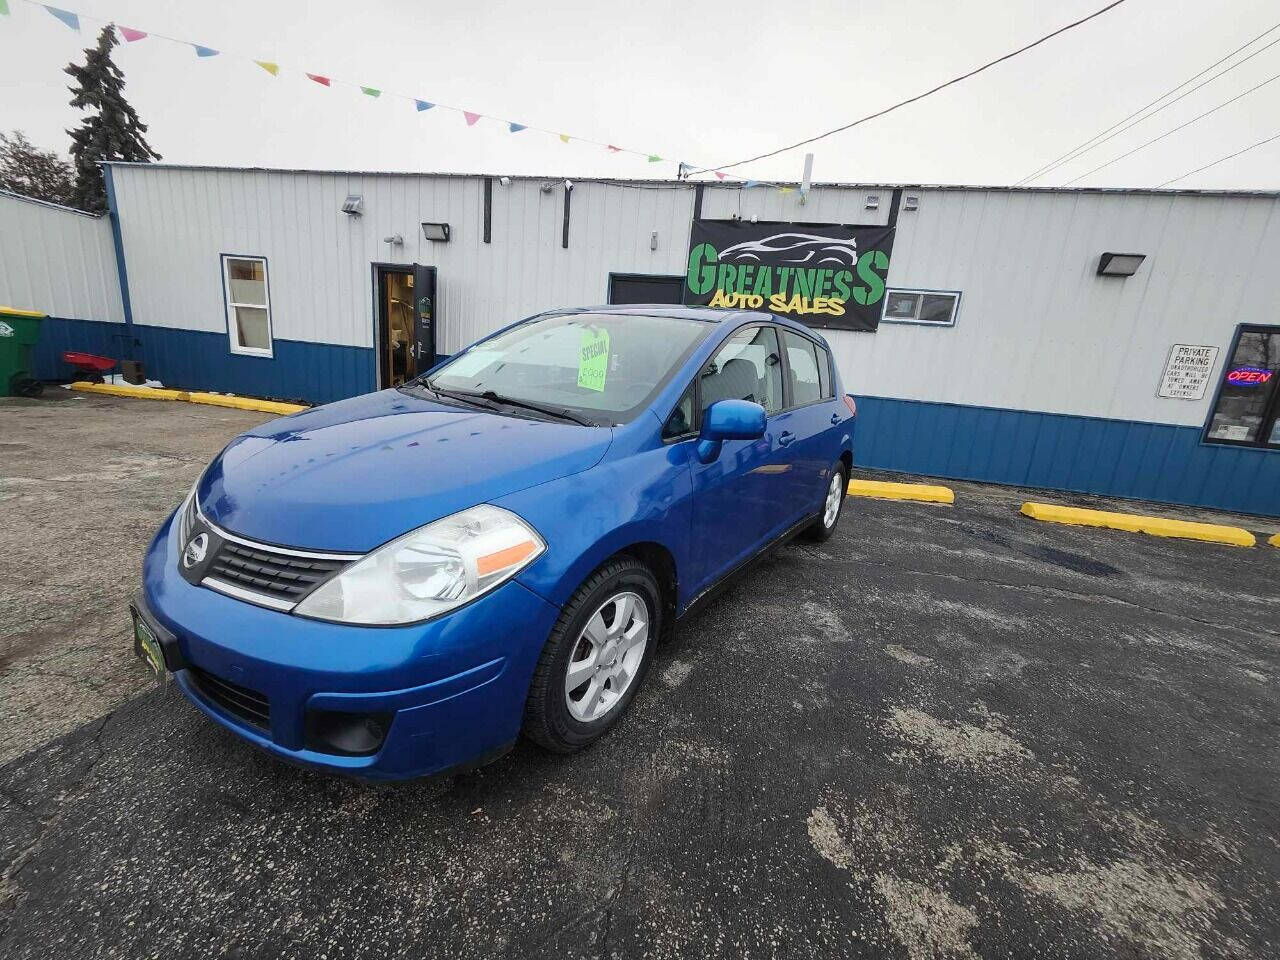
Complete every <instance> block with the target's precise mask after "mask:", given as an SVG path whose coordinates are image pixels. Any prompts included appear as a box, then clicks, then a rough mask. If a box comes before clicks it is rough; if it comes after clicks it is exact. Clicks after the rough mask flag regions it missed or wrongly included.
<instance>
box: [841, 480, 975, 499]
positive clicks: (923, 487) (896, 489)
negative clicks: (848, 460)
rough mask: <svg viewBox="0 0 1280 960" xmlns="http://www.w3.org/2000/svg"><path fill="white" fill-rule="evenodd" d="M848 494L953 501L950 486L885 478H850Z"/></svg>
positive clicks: (954, 497)
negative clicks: (891, 480) (894, 480)
mask: <svg viewBox="0 0 1280 960" xmlns="http://www.w3.org/2000/svg"><path fill="white" fill-rule="evenodd" d="M849 496H851V497H875V498H877V499H880V500H919V501H922V502H924V503H955V500H956V495H955V494H954V493H952V492H951V488H950V487H939V486H934V485H933V484H930V483H890V482H889V481H887V480H850V481H849Z"/></svg>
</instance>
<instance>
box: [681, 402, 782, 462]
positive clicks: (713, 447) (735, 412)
mask: <svg viewBox="0 0 1280 960" xmlns="http://www.w3.org/2000/svg"><path fill="white" fill-rule="evenodd" d="M766 420H767V417H766V414H765V412H764V407H762V406H760V404H758V403H752V402H751V401H750V400H717V401H716V402H715V403H713V404H712V405H711V406H709V407H707V409H706V411H705V412H704V413H703V414H702V429H701V430H699V431H698V450H697V454H698V460H699V461H701V462H702V463H714V462H715V460H716V458H717V457H719V456H720V448H721V446H722V445H723V443H724V441H726V440H758V439H759V438H760V437H763V436H764V428H765V423H766Z"/></svg>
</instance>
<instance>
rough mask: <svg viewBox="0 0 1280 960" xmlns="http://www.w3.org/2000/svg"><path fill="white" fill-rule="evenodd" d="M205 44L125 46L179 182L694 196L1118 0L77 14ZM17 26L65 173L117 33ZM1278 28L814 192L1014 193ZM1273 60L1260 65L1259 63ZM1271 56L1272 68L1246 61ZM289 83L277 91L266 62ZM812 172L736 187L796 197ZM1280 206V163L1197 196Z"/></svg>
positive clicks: (1149, 30) (44, 139)
mask: <svg viewBox="0 0 1280 960" xmlns="http://www.w3.org/2000/svg"><path fill="white" fill-rule="evenodd" d="M64 2H65V3H66V4H67V9H71V10H74V11H76V12H78V13H81V14H85V15H87V16H94V17H98V18H101V19H111V20H114V21H115V22H116V23H119V24H121V25H124V26H130V27H135V28H137V29H141V30H148V31H153V32H156V33H164V34H169V35H171V36H173V37H178V38H182V39H185V40H191V41H195V42H199V43H202V44H205V45H207V46H209V47H213V48H216V49H219V50H222V51H225V53H224V54H223V55H220V56H217V57H212V58H208V59H198V58H197V57H196V56H195V53H194V51H193V50H192V49H191V48H189V47H181V46H178V45H176V44H172V43H168V42H165V41H161V40H157V39H153V38H148V39H145V40H141V41H138V42H136V43H131V44H127V45H122V46H121V47H120V48H118V49H117V52H116V62H117V63H118V64H119V65H120V66H121V68H122V69H123V70H124V72H125V75H126V78H127V81H128V87H127V92H128V95H129V98H130V100H131V102H132V103H133V104H134V106H135V107H136V108H137V109H138V112H139V113H140V115H141V116H142V119H143V120H144V121H145V122H146V123H148V124H150V127H151V131H150V134H149V138H150V141H151V145H152V146H153V147H154V148H155V149H156V150H158V151H159V152H160V153H162V154H163V155H164V159H165V160H166V161H171V162H176V163H199V164H216V165H244V166H268V167H310V168H322V169H323V168H341V169H370V170H413V171H461V172H485V173H533V174H547V175H567V176H588V175H589V176H617V177H633V176H673V175H674V174H675V163H674V161H676V160H686V161H688V162H690V163H694V164H699V165H716V164H722V163H728V162H730V161H733V160H738V159H742V158H743V157H746V156H751V155H754V154H757V153H760V152H763V151H764V150H767V149H771V148H773V147H777V146H781V145H784V144H786V143H789V142H792V141H794V140H797V139H800V138H802V137H805V136H809V135H812V134H814V133H817V132H820V131H822V130H825V129H829V128H831V127H834V126H837V125H839V124H841V123H846V122H848V121H850V120H852V119H855V118H856V117H858V116H861V115H862V114H865V113H869V112H871V111H873V110H875V109H877V108H880V107H882V106H885V105H887V104H889V103H892V102H894V101H896V100H899V99H902V98H903V97H905V96H909V95H911V94H914V93H916V92H919V91H920V90H922V89H925V88H928V87H930V86H933V85H934V84H936V83H938V82H940V81H941V80H944V79H946V78H948V77H950V76H952V75H954V74H956V73H960V72H963V71H964V70H967V69H970V68H972V67H973V66H976V65H978V64H979V63H981V62H983V61H985V60H989V59H991V58H993V57H995V56H999V55H1000V54H1002V53H1005V52H1007V51H1009V50H1011V49H1013V48H1015V47H1017V46H1020V45H1022V44H1023V43H1026V42H1028V41H1030V40H1032V39H1034V38H1035V37H1037V36H1039V35H1041V34H1043V33H1046V32H1048V31H1049V30H1052V29H1054V28H1056V27H1058V26H1061V25H1063V24H1064V23H1067V22H1069V21H1071V20H1075V19H1077V18H1079V17H1081V16H1083V15H1085V14H1086V13H1088V12H1091V11H1092V10H1094V9H1096V8H1097V7H1100V6H1102V5H1103V2H1104V0H1060V2H1055V3H1047V2H1044V0H968V2H966V3H950V2H945V3H944V2H940V0H875V2H870V0H867V2H857V0H812V2H807V3H798V2H797V3H791V2H779V0H772V2H756V0H736V2H734V3H732V4H726V3H723V2H715V3H705V2H700V0H674V2H670V0H648V2H644V3H636V2H625V3H611V2H609V0H594V2H587V0H580V2H579V0H575V2H555V0H545V2H539V3H529V2H512V0H507V2H483V0H468V2H458V0H454V2H440V0H383V2H367V3H360V2H351V0H343V2H334V0H313V2H310V3H297V2H284V0H253V2H246V0H218V2H212V0H207V2H200V3H192V2H175V0H64ZM9 7H10V10H11V15H10V16H8V17H0V84H2V86H3V93H2V94H0V96H2V97H3V101H2V102H3V108H4V109H3V112H2V113H0V129H13V128H18V129H21V130H24V131H25V132H26V133H27V135H28V136H29V137H30V138H31V139H32V140H33V141H35V142H36V143H37V144H39V145H41V146H44V147H49V148H54V149H57V150H59V151H62V152H65V150H66V149H67V146H68V144H69V140H68V138H67V136H66V134H65V132H64V131H65V128H66V127H68V126H71V125H73V124H75V123H76V122H77V117H78V116H79V114H78V112H76V111H73V110H72V109H71V108H70V107H69V106H68V105H67V99H68V94H67V91H66V84H67V82H68V80H69V78H68V77H66V76H65V75H64V74H63V73H62V72H61V71H62V67H63V66H64V65H65V64H66V63H67V62H68V61H70V60H72V59H73V58H75V59H79V58H80V57H81V54H80V50H81V49H82V48H83V47H85V46H87V45H89V44H90V43H91V42H92V41H93V40H94V38H95V37H96V35H97V32H98V29H99V27H100V24H98V23H96V22H91V21H89V20H87V19H86V20H85V21H83V22H82V26H81V33H80V34H76V33H75V32H73V31H72V30H70V29H68V28H67V27H66V26H64V25H63V24H61V23H59V22H58V21H57V20H55V19H54V18H53V17H52V16H50V15H49V14H48V13H47V12H46V11H44V10H42V9H41V8H39V7H38V6H33V5H31V4H29V3H27V2H25V0H9ZM1277 22H1280V6H1277V4H1276V3H1275V0H1221V2H1217V3H1213V4H1206V3H1204V2H1203V0H1128V2H1126V3H1124V4H1122V5H1121V6H1120V7H1118V8H1116V9H1115V10H1113V11H1111V12H1109V13H1107V14H1104V15H1103V16H1102V17H1100V18H1098V19H1096V20H1094V21H1091V22H1090V23H1088V24H1086V25H1084V26H1082V27H1079V28H1077V29H1075V30H1073V31H1071V32H1069V33H1067V34H1065V35H1064V36H1062V37H1059V38H1057V39H1054V40H1052V41H1049V42H1048V43H1046V44H1045V45H1043V46H1041V47H1038V48H1037V49H1035V50H1033V51H1031V52H1029V53H1026V54H1023V55H1022V56H1020V57H1018V58H1016V59H1015V60H1013V61H1011V62H1009V63H1005V64H1002V65H1000V66H998V67H996V68H993V69H992V70H990V71H988V72H986V73H984V74H982V75H980V76H979V77H976V78H974V79H972V80H968V81H965V82H964V83H963V84H961V85H959V86H957V87H953V88H951V89H949V90H947V91H944V92H942V93H940V94H937V95H934V96H933V97H930V98H929V99H927V100H926V101H924V102H921V103H919V104H914V105H912V106H909V107H906V108H904V109H902V110H900V111H898V112H896V113H894V114H892V115H891V116H889V117H886V118H884V119H880V120H875V121H872V122H871V123H869V124H866V125H864V126H861V127H859V128H857V129H855V130H852V131H849V132H846V133H842V134H837V135H836V136H834V137H831V138H829V139H827V140H825V141H822V142H821V143H819V144H817V145H816V146H815V147H813V148H811V149H813V150H814V152H815V153H816V162H815V169H814V179H815V180H818V181H827V180H839V181H861V182H906V183H981V184H1009V183H1013V182H1015V181H1017V180H1018V179H1020V178H1021V177H1023V176H1024V175H1026V174H1028V173H1030V172H1031V171H1033V170H1034V169H1036V168H1037V167H1039V166H1040V165H1041V164H1043V163H1045V162H1047V161H1049V160H1051V159H1053V158H1054V157H1055V156H1057V155H1058V154H1061V153H1063V152H1064V151H1066V150H1068V149H1069V148H1071V147H1073V146H1075V145H1076V144H1077V143H1079V142H1080V141H1082V140H1084V139H1086V138H1088V137H1090V136H1092V135H1094V134H1096V133H1098V132H1099V131H1101V130H1102V129H1104V128H1105V127H1107V126H1109V125H1110V124H1112V123H1114V122H1115V121H1117V120H1119V119H1120V118H1121V117H1123V116H1124V115H1126V114H1127V113H1129V112H1130V111H1132V110H1135V109H1137V108H1138V107H1140V106H1142V105H1143V104H1145V103H1146V102H1147V101H1149V100H1152V99H1154V98H1155V97H1157V96H1159V95H1160V94H1161V93H1163V92H1165V91H1166V90H1167V89H1168V88H1170V87H1172V86H1174V85H1176V84H1178V83H1180V82H1181V81H1183V80H1185V79H1187V78H1189V77H1190V76H1192V75H1193V74H1195V73H1197V72H1199V71H1200V70H1202V69H1203V68H1205V67H1206V66H1208V65H1209V64H1210V63H1212V62H1213V61H1215V60H1217V59H1219V58H1220V57H1222V56H1224V55H1226V54H1227V53H1228V52H1229V51H1231V50H1232V49H1234V48H1235V47H1237V46H1239V45H1241V44H1243V43H1245V42H1246V41H1247V40H1249V39H1250V38H1251V37H1253V36H1255V35H1257V34H1259V33H1261V32H1262V31H1264V30H1266V29H1267V28H1268V27H1270V26H1272V25H1273V24H1274V23H1277ZM1278 37H1280V30H1278V31H1277V32H1276V33H1274V34H1272V35H1270V36H1269V37H1268V38H1266V40H1265V41H1263V42H1267V41H1269V40H1272V39H1276V38H1278ZM1258 46H1261V44H1258ZM1250 49H1251V50H1252V49H1255V48H1250ZM245 58H258V59H263V60H271V61H276V62H278V63H279V64H280V65H281V72H280V76H279V77H278V78H275V79H273V78H272V77H271V76H270V75H269V74H267V73H266V72H265V71H263V70H261V69H260V68H258V67H256V66H254V65H253V64H252V63H251V62H250V61H249V60H248V59H245ZM304 70H305V71H310V72H313V73H319V74H327V75H330V76H332V77H334V78H342V79H346V80H352V81H356V82H359V83H363V84H367V85H368V86H371V87H377V88H381V89H383V90H386V91H398V92H401V93H405V94H410V95H415V96H418V97H420V98H421V99H424V100H429V101H438V102H440V103H448V104H453V105H455V106H458V107H462V108H466V109H470V110H473V111H477V112H480V113H484V114H492V115H496V116H499V117H505V118H508V119H512V120H517V121H520V122H524V123H528V124H530V125H538V126H544V127H549V128H552V129H554V130H557V131H563V132H564V133H567V134H571V135H575V136H582V137H588V138H592V139H595V140H600V141H604V142H608V143H615V144H619V145H623V146H627V147H633V148H636V149H640V150H644V151H650V152H653V153H656V154H659V155H660V156H662V157H664V158H669V159H670V161H672V162H663V163H660V164H659V163H647V162H646V161H645V160H644V159H641V158H635V157H628V156H626V155H622V154H611V153H609V152H608V151H606V150H604V149H603V148H601V147H597V146H591V145H586V144H577V143H570V144H568V145H565V144H562V143H561V142H560V141H559V140H558V139H557V138H555V137H550V136H546V135H543V134H539V133H537V132H535V131H524V132H522V133H519V134H511V133H508V132H507V131H506V128H505V127H502V126H499V125H498V124H495V123H489V122H486V121H484V120H482V121H480V123H479V124H477V125H476V126H475V127H474V128H471V129H468V128H467V126H466V125H465V123H464V122H463V119H462V117H461V116H459V115H458V114H454V113H448V112H445V111H443V110H430V111H427V112H425V113H417V112H416V111H415V110H414V108H413V106H412V104H411V103H408V102H406V101H404V100H399V99H395V98H391V97H388V96H384V97H382V98H379V99H376V100H375V99H372V98H369V97H366V96H362V95H361V94H360V92H359V91H358V90H355V89H351V88H341V87H333V88H330V89H325V88H323V87H321V86H319V85H317V84H315V83H313V82H311V81H309V80H308V79H307V78H306V77H305V76H304V75H303V73H302V71H304ZM1277 74H1280V44H1277V45H1276V46H1275V47H1273V48H1271V49H1270V50H1267V51H1265V52H1264V53H1262V54H1260V55H1259V56H1257V57H1255V58H1254V59H1253V60H1250V61H1249V62H1248V63H1246V64H1245V65H1243V66H1242V67H1240V68H1239V69H1237V70H1234V71H1232V72H1231V73H1229V74H1227V75H1226V76H1224V77H1222V78H1221V79H1220V80H1216V81H1214V82H1213V83H1210V84H1209V85H1207V86H1205V87H1204V88H1203V89H1202V90H1199V91H1197V92H1196V93H1194V94H1192V95H1191V96H1189V97H1187V98H1186V99H1184V100H1182V101H1181V102H1179V103H1178V104H1176V105H1175V106H1173V107H1171V108H1170V109H1168V110H1166V111H1164V112H1163V113H1161V114H1159V115H1158V116H1156V117H1154V118H1153V119H1151V120H1149V121H1146V122H1144V123H1142V124H1139V125H1138V126H1137V127H1136V128H1135V129H1133V130H1132V131H1128V132H1126V133H1124V134H1122V135H1121V136H1119V137H1116V138H1115V139H1114V140H1112V141H1110V142H1109V143H1106V144H1104V145H1103V146H1101V147H1100V148H1098V149H1097V150H1094V151H1092V152H1090V153H1088V154H1086V155H1085V156H1084V157H1083V158H1081V159H1080V160H1078V161H1076V162H1074V163H1072V164H1071V165H1070V166H1067V167H1064V168H1063V169H1061V170H1059V171H1055V172H1054V173H1052V174H1050V175H1049V176H1047V177H1046V178H1045V179H1043V180H1039V181H1037V182H1038V183H1042V184H1046V185H1061V184H1063V183H1064V182H1066V181H1067V180H1069V179H1070V178H1072V177H1074V176H1076V175H1077V174H1080V173H1083V172H1085V171H1087V170H1089V169H1091V168H1092V167H1094V166H1097V165H1098V164H1100V163H1102V162H1104V161H1105V160H1109V159H1111V158H1112V157H1114V156H1117V155H1118V154H1121V153H1124V152H1125V151H1126V150H1128V149H1130V148H1132V147H1134V146H1136V145H1138V144H1140V143H1142V142H1143V141H1146V140H1149V139H1151V138H1152V137H1154V136H1157V135H1158V134H1160V133H1163V132H1165V131H1166V130H1169V129H1171V128H1172V127H1174V126H1176V125H1177V124H1179V123H1181V122H1183V121H1185V120H1188V119H1190V118H1191V117H1193V116H1195V115H1196V114H1198V113H1202V112H1203V111H1205V110H1208V109H1209V108H1211V107H1213V106H1215V105H1217V104H1219V103H1221V102H1223V101H1225V100H1227V99H1229V98H1230V97H1232V96H1235V95H1236V94H1239V93H1241V92H1242V91H1244V90H1246V89H1248V88H1249V87H1250V86H1253V85H1254V84H1257V83H1260V82H1261V81H1263V80H1266V79H1267V78H1269V77H1271V76H1273V75H1277ZM1277 133H1280V80H1277V81H1276V82H1275V83H1273V84H1270V85H1269V86H1267V87H1264V88H1262V89H1260V90H1258V91H1257V92H1255V93H1252V94H1250V95H1248V96H1246V97H1244V98H1242V99H1241V100H1239V101H1238V102H1236V103H1233V104H1231V105H1230V106H1227V107H1225V108H1223V109H1222V110H1219V111H1218V112H1216V113H1215V114H1213V115H1212V116H1211V117H1207V118H1206V119H1204V120H1202V121H1200V122H1198V123H1196V124H1193V125H1192V126H1190V127H1188V128H1187V129H1185V130H1183V131H1180V132H1178V133H1175V134H1173V135H1171V136H1170V137H1168V138H1167V139H1165V140H1162V141H1161V142H1159V143H1157V144H1155V145H1153V146H1151V147H1148V148H1147V149H1145V150H1142V151H1140V152H1139V153H1137V154H1135V155H1134V156H1133V157H1130V158H1128V159H1125V160H1122V161H1120V162H1118V163H1115V164H1113V165H1111V166H1109V167H1107V168H1106V169H1105V170H1102V171H1099V172H1098V173H1096V174H1093V175H1091V176H1089V177H1087V178H1085V179H1084V180H1082V181H1080V182H1079V185H1081V186H1085V185H1087V186H1143V187H1146V186H1155V185H1157V184H1159V183H1161V182H1162V181H1164V180H1167V179H1169V178H1171V177H1175V176H1178V175H1179V174H1182V173H1185V172H1187V171H1189V170H1191V169H1193V168H1195V167H1197V166H1200V165H1202V164H1205V163H1208V162H1210V161H1211V160H1215V159H1217V158H1218V157H1221V156H1224V155H1225V154H1228V153H1231V152H1233V151H1234V150H1237V149H1240V148H1242V147H1245V146H1248V145H1249V144H1252V143H1254V142H1256V141H1258V140H1262V139H1264V138H1265V137H1269V136H1271V135H1273V134H1277ZM802 159H803V151H794V152H792V153H788V154H784V155H782V156H781V157H777V158H774V159H771V160H767V161H762V162H760V163H758V164H754V165H752V166H750V167H747V168H742V169H741V170H740V171H739V172H741V173H743V174H744V175H746V176H751V177H758V178H760V179H792V180H794V179H798V178H799V175H800V169H801V164H802ZM1178 186H1184V187H1243V188H1270V189H1276V188H1280V140H1276V141H1275V142H1273V143H1271V144H1268V145H1267V146H1264V147H1260V148H1259V149H1257V150H1254V151H1252V152H1251V153H1249V154H1247V155H1245V156H1243V157H1240V158H1238V159H1235V160H1230V161H1228V162H1226V163H1223V164H1220V165H1218V166H1216V167H1214V168H1213V169H1211V170H1208V171H1206V172H1204V173H1203V174H1199V175H1197V176H1195V177H1192V178H1189V179H1187V180H1184V181H1181V182H1180V183H1179V184H1178Z"/></svg>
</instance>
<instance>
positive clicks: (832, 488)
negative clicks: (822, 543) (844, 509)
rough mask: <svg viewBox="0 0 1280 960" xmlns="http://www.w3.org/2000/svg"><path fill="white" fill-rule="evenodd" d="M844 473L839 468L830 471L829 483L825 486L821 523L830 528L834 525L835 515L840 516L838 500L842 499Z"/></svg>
mask: <svg viewBox="0 0 1280 960" xmlns="http://www.w3.org/2000/svg"><path fill="white" fill-rule="evenodd" d="M843 487H844V474H843V473H841V472H840V471H839V470H833V471H832V472H831V484H830V485H829V486H828V487H827V499H826V502H825V503H823V505H822V525H823V526H824V527H826V528H827V529H828V530H830V529H831V528H832V527H834V526H835V525H836V517H838V516H840V501H841V500H843V499H844V490H843Z"/></svg>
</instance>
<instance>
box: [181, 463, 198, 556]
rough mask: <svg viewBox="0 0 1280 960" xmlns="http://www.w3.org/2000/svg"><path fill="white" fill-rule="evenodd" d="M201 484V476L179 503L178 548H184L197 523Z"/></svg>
mask: <svg viewBox="0 0 1280 960" xmlns="http://www.w3.org/2000/svg"><path fill="white" fill-rule="evenodd" d="M199 486H200V477H196V482H195V483H193V484H192V485H191V492H190V493H188V494H187V498H186V499H185V500H183V501H182V503H180V504H178V549H179V550H183V549H185V548H186V546H187V541H188V540H190V539H191V532H192V529H193V528H194V527H195V524H196V517H197V516H198V514H199V509H198V508H197V507H196V489H197V488H198V487H199Z"/></svg>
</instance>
